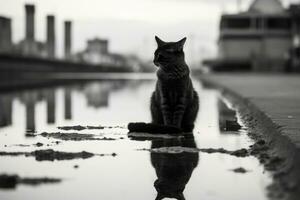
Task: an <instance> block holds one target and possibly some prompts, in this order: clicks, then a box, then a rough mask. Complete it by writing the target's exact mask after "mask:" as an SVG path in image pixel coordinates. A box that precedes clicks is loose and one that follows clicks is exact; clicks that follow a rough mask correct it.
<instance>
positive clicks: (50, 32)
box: [47, 15, 55, 58]
mask: <svg viewBox="0 0 300 200" xmlns="http://www.w3.org/2000/svg"><path fill="white" fill-rule="evenodd" d="M47 54H48V55H47V56H48V57H49V58H55V18H54V16H53V15H48V16H47Z"/></svg>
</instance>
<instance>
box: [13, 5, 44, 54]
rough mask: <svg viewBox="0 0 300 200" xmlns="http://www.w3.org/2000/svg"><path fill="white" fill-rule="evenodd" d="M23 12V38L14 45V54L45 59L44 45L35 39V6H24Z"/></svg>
mask: <svg viewBox="0 0 300 200" xmlns="http://www.w3.org/2000/svg"><path fill="white" fill-rule="evenodd" d="M25 12H26V17H25V23H26V24H25V27H26V28H25V38H24V39H23V40H22V41H20V42H19V43H18V44H17V45H16V47H15V52H16V53H19V54H22V55H25V56H38V57H46V56H47V49H46V45H45V44H44V43H43V42H39V41H36V39H35V6H34V5H31V4H26V5H25Z"/></svg>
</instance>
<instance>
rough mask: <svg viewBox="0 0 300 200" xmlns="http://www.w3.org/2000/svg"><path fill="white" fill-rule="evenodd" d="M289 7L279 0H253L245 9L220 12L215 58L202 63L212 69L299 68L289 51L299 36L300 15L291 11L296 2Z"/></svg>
mask: <svg viewBox="0 0 300 200" xmlns="http://www.w3.org/2000/svg"><path fill="white" fill-rule="evenodd" d="M290 8H291V9H285V8H284V7H283V5H282V3H281V2H280V1H279V0H254V1H253V3H252V4H251V5H250V7H249V9H248V11H246V12H241V13H238V14H224V15H222V18H221V23H220V36H219V41H218V48H219V52H218V58H217V59H215V60H205V61H204V62H203V63H204V64H206V65H209V66H210V67H211V68H212V69H213V70H215V71H228V70H253V71H288V70H291V69H292V70H295V68H300V67H299V66H296V65H295V64H296V63H297V62H296V61H295V62H294V63H293V64H292V63H291V60H292V59H293V60H297V59H299V57H298V58H295V57H293V56H295V55H294V54H292V53H291V52H294V49H295V48H297V47H296V46H295V44H293V41H294V40H299V32H300V31H299V16H298V17H296V16H294V14H293V12H294V13H299V12H298V11H299V10H297V9H299V6H298V7H297V6H291V7H290ZM292 11H293V12H292ZM297 38H298V39H297ZM298 46H299V45H298Z"/></svg>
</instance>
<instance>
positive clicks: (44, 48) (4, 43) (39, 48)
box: [0, 4, 71, 59]
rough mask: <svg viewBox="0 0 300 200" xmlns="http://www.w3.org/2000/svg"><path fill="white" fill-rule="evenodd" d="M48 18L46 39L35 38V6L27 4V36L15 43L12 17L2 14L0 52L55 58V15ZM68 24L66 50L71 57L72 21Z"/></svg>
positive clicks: (0, 21)
mask: <svg viewBox="0 0 300 200" xmlns="http://www.w3.org/2000/svg"><path fill="white" fill-rule="evenodd" d="M46 20H47V26H46V41H45V42H40V41H37V40H36V38H35V6H34V5H32V4H25V37H24V39H23V40H21V41H20V42H18V43H17V44H13V42H12V27H11V19H10V18H7V17H3V16H0V53H10V54H18V55H23V56H30V57H43V58H51V59H55V58H56V52H55V49H56V34H55V16H54V15H48V16H47V18H46ZM66 24H67V29H68V30H67V37H66V38H67V41H66V44H67V48H66V52H68V57H71V22H66Z"/></svg>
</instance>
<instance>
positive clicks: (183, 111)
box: [151, 36, 199, 132]
mask: <svg viewBox="0 0 300 200" xmlns="http://www.w3.org/2000/svg"><path fill="white" fill-rule="evenodd" d="M155 39H156V42H157V45H158V48H157V49H156V51H155V53H154V64H155V65H156V66H157V67H159V69H158V71H157V77H158V80H157V83H156V89H155V91H154V92H153V94H152V97H151V114H152V119H153V121H152V123H154V124H161V125H166V126H175V127H177V128H180V129H181V130H183V131H184V132H191V131H192V130H193V128H194V121H195V119H196V117H197V113H198V109H199V99H198V95H197V93H196V91H195V90H194V88H193V84H192V81H191V78H190V70H189V67H188V65H187V64H186V62H185V58H184V52H183V46H184V44H185V41H186V38H183V39H182V40H180V41H178V42H164V41H162V40H161V39H159V38H158V37H157V36H155Z"/></svg>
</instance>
